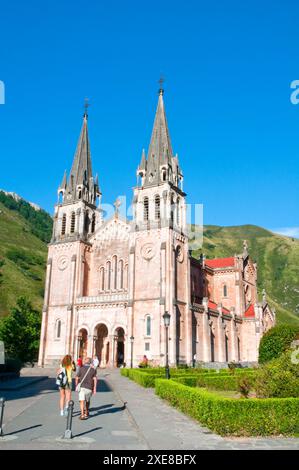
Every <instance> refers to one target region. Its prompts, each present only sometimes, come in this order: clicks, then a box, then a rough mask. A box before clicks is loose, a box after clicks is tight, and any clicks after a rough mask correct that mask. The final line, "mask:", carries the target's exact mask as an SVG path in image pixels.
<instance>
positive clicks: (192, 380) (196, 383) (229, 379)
mask: <svg viewBox="0 0 299 470" xmlns="http://www.w3.org/2000/svg"><path fill="white" fill-rule="evenodd" d="M243 376H245V373H244V374H236V375H235V374H233V375H232V374H229V373H227V374H226V375H224V374H217V375H214V374H213V375H212V376H211V375H209V374H201V375H200V376H185V377H184V376H179V377H173V380H174V381H175V382H178V383H181V384H183V385H188V386H189V387H206V388H209V389H212V390H235V391H237V390H238V388H239V381H240V379H241V378H243ZM246 377H248V380H249V382H250V385H251V387H253V385H254V381H255V374H253V373H252V372H248V373H247V374H246Z"/></svg>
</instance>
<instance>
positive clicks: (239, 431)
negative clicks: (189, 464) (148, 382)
mask: <svg viewBox="0 0 299 470" xmlns="http://www.w3.org/2000/svg"><path fill="white" fill-rule="evenodd" d="M155 388H156V394H157V395H158V396H160V397H161V398H163V399H165V400H167V401H168V402H169V403H170V404H171V405H173V406H175V407H176V408H178V409H180V410H181V411H182V412H183V413H186V414H188V415H189V416H191V417H192V418H195V419H196V420H198V421H199V422H200V423H201V424H202V425H205V426H207V427H208V428H210V429H211V430H212V431H214V432H217V433H219V434H221V435H236V436H260V435H278V434H284V435H292V434H295V433H298V431H299V399H298V398H285V399H277V398H269V399H256V398H250V399H248V400H243V399H233V398H222V397H219V396H218V395H215V394H213V393H212V392H209V391H207V390H204V389H200V388H191V387H188V386H186V385H182V384H179V383H177V382H174V381H173V380H163V379H157V380H156V383H155Z"/></svg>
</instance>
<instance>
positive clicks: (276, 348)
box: [259, 325, 299, 364]
mask: <svg viewBox="0 0 299 470" xmlns="http://www.w3.org/2000/svg"><path fill="white" fill-rule="evenodd" d="M298 337H299V328H298V327H295V326H292V325H277V326H274V327H273V328H271V329H270V330H269V331H267V333H266V334H265V335H264V336H263V337H262V339H261V342H260V346H259V363H260V364H264V363H266V362H267V361H271V360H272V359H275V358H277V357H279V356H280V355H281V354H282V353H283V352H284V351H286V349H288V348H289V347H290V345H291V343H292V341H293V340H294V339H297V338H298Z"/></svg>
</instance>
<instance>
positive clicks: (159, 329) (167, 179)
mask: <svg viewBox="0 0 299 470" xmlns="http://www.w3.org/2000/svg"><path fill="white" fill-rule="evenodd" d="M163 96H164V90H163V88H162V87H161V88H160V90H159V96H158V105H157V110H156V115H155V120H154V125H153V130H152V136H151V140H150V145H149V149H148V153H147V156H146V153H145V151H144V150H143V151H142V156H141V161H140V164H139V166H138V169H137V186H136V187H135V188H134V197H133V221H132V232H131V242H130V263H129V266H130V279H134V283H132V285H131V292H130V296H131V304H132V335H133V336H134V338H135V341H134V348H135V354H134V355H135V356H136V355H137V358H138V359H139V358H140V359H141V358H142V357H143V355H144V354H145V355H147V356H148V357H149V358H151V359H152V360H154V361H155V362H157V363H161V364H163V363H164V361H165V347H166V343H165V330H164V324H163V314H164V313H165V311H168V312H169V313H170V315H171V319H170V330H169V333H170V339H169V359H170V361H171V363H172V364H177V363H179V362H182V363H184V362H185V363H187V362H190V361H191V356H190V355H191V352H189V349H190V348H189V344H188V342H189V339H188V338H189V336H188V334H187V330H188V328H189V327H190V325H189V318H188V306H189V302H188V289H189V287H188V273H189V267H188V266H189V256H188V236H187V233H186V202H185V197H186V194H185V193H184V192H183V172H182V170H181V167H180V164H179V159H178V156H177V155H174V154H173V151H172V145H171V140H170V134H169V130H168V124H167V119H166V113H165V107H164V99H163ZM137 338H138V339H137ZM190 351H191V349H190Z"/></svg>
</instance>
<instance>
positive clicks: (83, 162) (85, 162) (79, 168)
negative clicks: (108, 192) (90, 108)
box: [62, 106, 100, 204]
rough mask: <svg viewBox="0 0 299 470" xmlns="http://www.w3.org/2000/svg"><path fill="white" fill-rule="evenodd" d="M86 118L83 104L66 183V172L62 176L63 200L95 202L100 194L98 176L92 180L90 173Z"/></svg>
mask: <svg viewBox="0 0 299 470" xmlns="http://www.w3.org/2000/svg"><path fill="white" fill-rule="evenodd" d="M87 118H88V115H87V107H86V106H85V112H84V115H83V123H82V127H81V132H80V136H79V140H78V144H77V148H76V152H75V155H74V160H73V164H72V168H71V171H70V173H69V178H68V182H67V184H66V173H65V175H64V177H63V182H62V187H65V195H64V199H63V202H67V203H69V202H75V201H77V200H82V201H85V202H89V203H91V204H95V201H96V198H97V196H98V195H99V194H100V189H99V185H98V178H96V179H95V180H94V178H93V175H92V166H91V155H90V142H89V136H88V126H87Z"/></svg>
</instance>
